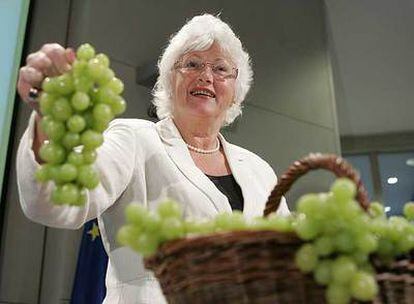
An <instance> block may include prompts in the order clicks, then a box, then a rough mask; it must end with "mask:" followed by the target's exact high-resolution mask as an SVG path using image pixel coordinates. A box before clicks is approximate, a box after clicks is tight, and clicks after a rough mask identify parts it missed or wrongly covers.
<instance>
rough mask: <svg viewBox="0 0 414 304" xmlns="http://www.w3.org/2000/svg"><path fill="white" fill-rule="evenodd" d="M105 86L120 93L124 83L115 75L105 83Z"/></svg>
mask: <svg viewBox="0 0 414 304" xmlns="http://www.w3.org/2000/svg"><path fill="white" fill-rule="evenodd" d="M106 87H108V88H110V89H111V90H112V91H113V92H114V93H115V94H117V95H119V94H121V93H122V92H123V91H124V83H123V82H122V81H121V80H120V79H118V78H116V77H113V78H112V79H111V80H110V81H109V82H108V83H107V84H106Z"/></svg>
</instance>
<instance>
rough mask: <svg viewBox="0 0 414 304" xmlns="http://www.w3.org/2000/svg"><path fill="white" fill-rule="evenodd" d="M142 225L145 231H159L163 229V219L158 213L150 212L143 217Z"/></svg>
mask: <svg viewBox="0 0 414 304" xmlns="http://www.w3.org/2000/svg"><path fill="white" fill-rule="evenodd" d="M142 226H143V227H144V230H145V232H150V233H157V232H158V231H159V230H160V229H161V228H160V226H161V219H160V217H159V216H158V215H157V214H154V213H148V214H147V216H146V217H145V218H144V219H143V222H142Z"/></svg>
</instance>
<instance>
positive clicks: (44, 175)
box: [35, 164, 50, 183]
mask: <svg viewBox="0 0 414 304" xmlns="http://www.w3.org/2000/svg"><path fill="white" fill-rule="evenodd" d="M49 167H50V165H49V164H44V165H41V166H40V167H39V168H38V169H37V170H36V173H35V178H36V180H37V181H38V182H41V183H44V182H47V181H48V180H50V173H49Z"/></svg>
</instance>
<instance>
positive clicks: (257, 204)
mask: <svg viewBox="0 0 414 304" xmlns="http://www.w3.org/2000/svg"><path fill="white" fill-rule="evenodd" d="M220 140H221V142H222V145H223V149H224V152H225V154H226V157H227V161H228V162H229V166H230V168H231V171H232V173H233V176H234V178H235V180H236V182H237V183H238V184H239V186H240V188H241V190H242V194H243V199H244V206H243V214H244V215H245V217H246V218H252V217H255V216H262V215H263V210H264V206H265V203H266V202H265V201H263V198H262V197H261V196H260V195H259V191H258V190H257V189H260V188H261V187H262V186H261V185H258V184H256V183H257V181H256V180H255V179H254V176H252V171H251V168H250V166H249V163H248V161H247V154H246V153H243V150H242V149H240V148H238V147H235V146H234V145H232V144H230V143H228V142H227V141H226V140H225V139H224V137H223V136H222V135H221V134H220ZM264 200H266V198H264Z"/></svg>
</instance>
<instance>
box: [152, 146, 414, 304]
mask: <svg viewBox="0 0 414 304" xmlns="http://www.w3.org/2000/svg"><path fill="white" fill-rule="evenodd" d="M321 168H323V169H326V170H329V171H332V172H333V173H334V174H335V175H336V176H337V177H348V178H350V179H351V180H353V181H354V182H355V184H356V185H357V191H358V193H357V200H358V201H359V203H360V204H361V206H362V207H363V208H364V209H366V208H367V207H368V198H367V193H366V191H365V189H364V187H363V185H362V183H361V180H360V177H359V175H358V174H357V173H356V172H355V171H354V170H353V169H352V167H351V166H350V165H349V164H348V163H347V162H345V161H344V160H343V159H342V158H339V157H337V156H335V155H322V154H310V155H309V156H307V157H305V158H303V159H302V160H300V161H297V162H295V163H294V164H293V165H292V166H290V167H289V168H288V170H287V172H286V173H285V174H283V175H282V176H281V178H280V179H279V182H278V184H277V185H276V187H275V188H274V190H273V191H272V193H271V195H270V196H269V199H268V202H267V204H266V208H265V211H264V215H268V214H269V213H271V212H274V211H276V210H277V208H278V206H279V203H280V199H281V197H282V196H283V195H284V194H285V193H286V192H287V191H288V190H289V189H290V187H291V186H292V184H293V183H294V182H295V180H296V179H298V178H299V177H300V176H302V175H303V174H305V173H306V172H308V171H310V170H315V169H321ZM301 244H302V241H301V240H300V239H298V238H297V237H296V235H294V234H288V233H278V232H275V231H238V232H226V233H215V234H211V235H207V236H199V237H192V238H187V239H180V240H176V241H171V242H168V243H166V244H164V245H162V246H161V247H160V249H159V250H158V252H157V253H156V254H155V255H153V256H151V257H149V258H147V259H145V266H146V267H147V268H148V269H151V270H152V271H154V273H155V276H156V277H157V278H158V280H159V282H160V285H161V287H162V290H163V293H164V295H165V296H166V298H167V301H168V302H169V303H183V304H184V303H191V304H197V303H200V304H204V303H214V304H219V303H260V304H265V303H272V304H276V303H289V304H290V303H292V304H300V303H318V304H321V303H325V296H324V292H325V290H324V288H323V287H321V286H319V285H317V284H316V283H315V282H314V280H313V279H312V277H311V276H310V275H304V274H302V273H301V272H300V271H299V270H298V269H297V268H296V267H295V264H294V256H295V253H296V251H297V249H298V248H299V247H300V246H301ZM386 281H389V278H386ZM376 302H377V301H376ZM378 303H380V302H379V301H378ZM384 303H385V302H384ZM389 303H404V302H389ZM412 303H414V302H412Z"/></svg>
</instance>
